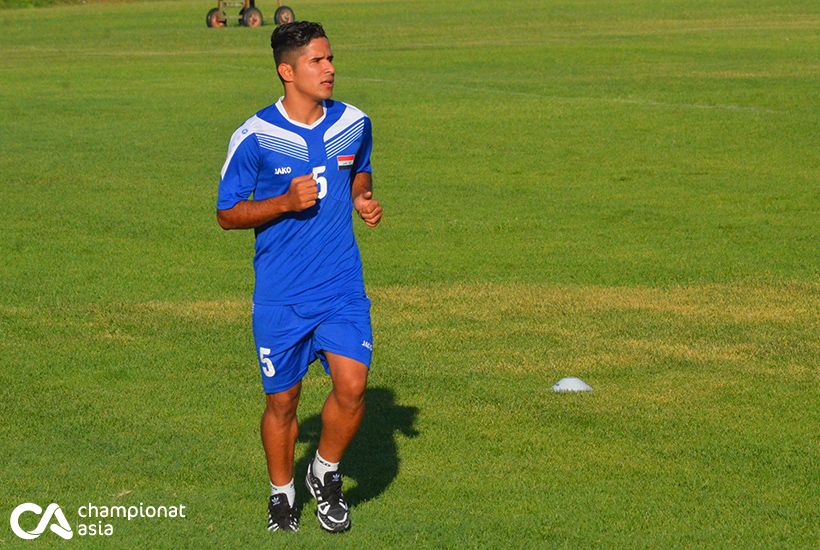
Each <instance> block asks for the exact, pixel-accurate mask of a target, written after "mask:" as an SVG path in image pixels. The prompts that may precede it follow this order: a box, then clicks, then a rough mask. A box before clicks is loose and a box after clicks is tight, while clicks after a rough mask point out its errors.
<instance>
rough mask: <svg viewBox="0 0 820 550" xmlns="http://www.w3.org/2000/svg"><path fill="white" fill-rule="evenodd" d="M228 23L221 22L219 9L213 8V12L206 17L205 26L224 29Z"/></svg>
mask: <svg viewBox="0 0 820 550" xmlns="http://www.w3.org/2000/svg"><path fill="white" fill-rule="evenodd" d="M225 23H226V21H220V20H219V8H213V9H212V10H211V11H209V12H208V15H206V16H205V24H206V25H208V27H224V26H225Z"/></svg>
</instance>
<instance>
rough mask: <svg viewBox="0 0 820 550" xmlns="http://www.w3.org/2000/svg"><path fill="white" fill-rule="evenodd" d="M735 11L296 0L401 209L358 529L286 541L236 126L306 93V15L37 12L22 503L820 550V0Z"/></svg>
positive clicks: (6, 119)
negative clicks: (275, 35) (253, 314)
mask: <svg viewBox="0 0 820 550" xmlns="http://www.w3.org/2000/svg"><path fill="white" fill-rule="evenodd" d="M701 4H704V5H700V6H699V5H693V4H692V3H691V2H683V1H662V2H649V1H647V0H630V1H619V2H604V1H600V0H595V1H585V2H554V3H549V4H545V5H536V4H534V3H530V2H508V3H498V2H489V1H485V0H478V1H472V2H431V1H423V2H413V3H410V2H395V1H390V2H375V1H370V2H366V1H345V2H341V1H321V2H320V1H315V0H314V1H305V2H299V3H296V4H293V7H294V9H295V11H296V14H297V16H299V17H300V18H306V19H312V20H319V21H322V22H323V23H324V24H325V26H326V28H327V30H328V33H329V35H330V37H331V40H332V43H333V45H334V53H335V54H336V58H337V70H338V85H337V90H336V95H337V97H338V98H339V99H343V100H345V101H348V102H350V103H353V104H355V105H357V106H359V107H361V108H363V109H364V110H365V111H366V112H368V113H369V114H370V115H371V117H372V119H373V123H374V134H375V143H374V168H375V182H376V189H377V194H378V195H379V196H380V198H381V199H382V201H383V203H384V205H385V209H386V215H385V219H384V221H383V223H382V225H381V226H380V227H379V228H378V229H377V230H375V231H365V230H364V228H363V227H361V226H358V227H357V234H358V238H359V242H360V246H361V248H362V255H363V257H364V261H365V277H366V282H367V286H368V291H369V293H370V295H371V298H372V300H373V314H374V325H375V329H376V354H375V361H374V365H373V370H372V375H371V391H370V393H369V395H368V400H369V407H370V409H369V413H368V416H367V419H366V422H365V425H364V427H363V429H362V432H361V433H360V434H359V435H360V436H359V438H358V439H357V440H356V441H355V443H354V445H353V447H352V448H351V449H350V451H349V453H348V456H347V457H346V459H345V464H344V468H345V471H346V473H347V474H348V475H349V477H348V480H347V487H349V494H350V496H351V501H353V503H354V504H355V508H354V510H353V518H354V526H355V527H354V530H353V531H352V532H350V533H348V534H347V535H345V536H343V537H335V538H330V537H327V536H325V534H324V533H321V532H320V531H319V528H318V526H317V525H316V524H315V522H314V520H312V518H311V515H312V514H313V511H314V509H315V508H314V506H313V505H312V504H307V505H306V506H305V508H304V515H303V523H304V528H303V530H302V532H301V533H300V534H299V535H298V536H296V537H285V538H283V539H280V540H271V539H272V537H271V536H270V535H269V534H268V533H266V532H265V531H264V530H263V529H262V526H263V522H264V498H265V493H266V479H265V469H264V457H263V454H262V450H261V445H260V444H259V436H258V415H259V413H260V412H261V405H262V399H261V388H260V384H259V380H258V371H257V368H256V364H255V361H254V353H253V348H252V338H251V334H250V318H249V308H250V294H251V291H252V268H251V254H252V251H251V248H252V236H251V234H249V233H248V232H232V233H225V232H222V231H221V230H220V229H219V228H218V226H217V225H216V223H215V220H214V203H215V198H216V187H217V183H218V174H219V170H220V168H221V165H222V162H223V161H224V155H225V150H226V147H227V140H228V138H229V136H230V134H231V133H232V132H233V130H234V129H235V128H236V127H237V126H238V125H239V124H241V123H242V121H244V120H245V119H246V118H247V117H248V116H249V115H250V114H252V113H253V112H254V111H255V110H257V109H258V108H261V107H263V106H265V105H267V104H268V103H270V102H272V101H273V100H275V98H276V97H278V96H279V94H280V86H279V83H278V81H277V80H276V77H275V74H274V72H273V69H272V61H271V56H270V54H269V50H268V39H269V34H270V31H271V30H272V27H270V26H268V27H265V28H262V29H240V28H228V29H222V30H211V29H206V28H205V25H204V15H205V12H206V11H207V9H208V7H209V6H208V4H207V3H205V4H203V3H198V2H192V1H187V0H186V1H183V2H176V1H174V2H153V3H150V2H149V3H115V4H104V3H102V4H100V3H95V4H89V5H85V6H56V7H52V8H48V9H38V10H30V9H10V10H4V11H3V15H4V16H5V18H6V22H7V25H6V27H5V28H4V31H3V33H2V34H0V51H2V55H1V56H0V82H2V84H0V150H2V155H0V174H2V176H3V177H2V185H1V186H0V217H2V219H3V220H4V223H3V235H2V237H0V256H2V258H3V268H2V270H1V271H0V387H1V388H2V395H1V396H0V397H2V398H1V399H0V418H2V419H3V421H2V422H0V442H2V446H1V447H0V450H2V451H3V456H4V458H5V464H6V466H5V467H4V468H3V469H0V516H2V517H4V518H8V515H9V514H10V513H11V510H12V509H13V508H14V506H16V505H17V504H18V503H21V502H25V501H31V502H37V503H39V504H41V505H43V506H45V505H46V504H47V503H48V502H51V501H55V502H58V503H60V504H61V505H62V506H63V509H64V510H65V512H66V515H67V516H68V519H69V521H70V522H71V523H72V524H73V525H76V523H77V520H78V518H77V508H78V507H79V506H81V505H83V504H86V503H88V502H92V503H95V504H108V505H113V504H125V505H132V504H139V503H140V502H144V503H146V504H175V503H183V504H185V505H186V506H187V509H188V511H189V514H188V515H189V517H188V518H187V519H184V520H161V521H148V520H142V521H133V522H127V521H123V520H113V521H112V523H113V525H114V529H115V533H114V536H113V537H112V538H110V539H109V540H106V539H96V540H95V539H80V540H79V543H80V544H81V545H82V546H84V547H85V546H92V547H93V546H100V547H102V546H106V547H108V546H111V545H113V546H114V547H121V548H126V547H127V548H132V547H158V546H159V547H168V548H172V547H173V548H176V547H189V548H202V547H225V548H239V547H269V546H270V545H271V544H273V545H286V546H288V547H304V548H313V547H316V546H317V545H318V546H320V547H321V546H331V545H333V546H342V547H351V548H361V547H373V548H379V547H407V548H409V547H425V548H427V547H429V548H437V547H453V548H455V547H459V548H461V547H487V548H493V547H531V548H535V547H538V548H541V547H547V548H551V547H573V548H575V547H583V548H586V547H651V548H667V547H756V548H771V547H805V548H813V547H816V546H817V545H818V543H820V529H818V525H820V513H818V510H819V509H820V497H818V492H817V487H818V484H820V469H819V468H818V448H820V431H819V430H818V428H817V426H820V407H818V403H820V400H819V398H820V386H819V385H818V382H820V376H818V361H817V357H818V352H819V351H820V349H818V347H819V346H818V335H819V334H820V330H818V329H820V318H819V316H818V306H819V305H820V284H819V283H820V281H818V259H820V258H818V247H817V243H818V236H819V235H818V222H817V219H818V206H820V197H819V196H818V191H820V188H819V187H818V170H817V166H818V165H820V154H818V151H820V147H819V146H820V143H818V142H819V141H820V140H818V135H820V132H818V130H820V116H819V115H820V109H818V105H817V100H816V99H817V93H816V90H817V89H818V84H820V78H818V65H817V51H818V48H819V47H820V39H818V36H820V34H818V29H820V9H818V8H817V6H816V5H815V3H813V2H808V1H790V2H768V1H767V2H758V3H754V4H749V3H748V2H740V1H721V2H710V3H701ZM259 7H260V8H261V9H262V11H263V13H264V14H265V15H268V16H270V15H272V11H273V3H270V4H269V5H266V4H265V3H264V2H260V3H259ZM319 370H320V369H317V368H314V369H313V371H312V372H311V374H310V375H309V377H308V379H307V380H306V384H305V390H304V392H303V402H302V405H301V408H300V420H301V423H302V430H301V436H300V442H299V445H298V448H297V461H298V463H299V467H300V469H301V470H303V469H304V465H305V460H306V457H307V456H309V454H310V452H311V450H312V449H313V448H315V444H316V434H317V430H318V427H319V421H318V416H317V415H318V413H319V411H320V408H321V403H322V401H323V399H324V396H325V394H326V392H327V390H328V388H329V381H328V380H327V379H326V377H324V376H323V375H322V374H321V373H320V372H319ZM563 376H580V377H581V378H583V379H584V380H586V381H588V382H589V383H590V384H591V385H592V386H593V387H594V388H595V391H594V392H593V393H592V394H589V395H555V394H553V393H552V392H550V391H549V387H550V386H551V385H552V383H554V382H555V381H556V380H557V379H559V378H561V377H563ZM297 475H301V471H300V472H298V473H297ZM297 490H298V491H299V494H300V498H302V499H304V497H305V491H304V490H302V489H301V488H297ZM32 517H33V516H30V517H29V519H31V518H32ZM0 519H2V518H0ZM2 522H3V524H4V525H5V527H3V528H2V529H0V545H2V544H5V545H9V546H13V545H17V544H18V543H21V542H22V541H19V540H18V539H17V538H16V537H15V536H14V535H13V534H12V533H11V531H10V529H9V528H8V522H7V519H3V520H2ZM29 527H31V528H33V525H30V526H29ZM77 540H78V537H75V542H76V541H77ZM29 544H31V543H29ZM35 544H37V545H39V546H43V545H44V546H62V544H63V543H62V541H61V540H60V539H58V538H57V537H56V536H55V535H53V534H52V533H50V532H49V533H46V534H44V535H43V536H42V537H40V539H39V540H38V542H37V543H35Z"/></svg>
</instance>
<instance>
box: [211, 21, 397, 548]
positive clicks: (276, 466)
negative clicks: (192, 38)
mask: <svg viewBox="0 0 820 550" xmlns="http://www.w3.org/2000/svg"><path fill="white" fill-rule="evenodd" d="M271 47H272V48H273V58H274V60H275V63H276V70H277V72H278V74H279V79H280V80H281V82H282V84H283V86H284V89H285V94H284V96H283V97H281V98H280V99H279V101H277V102H276V103H274V104H273V105H271V106H269V107H266V108H264V109H262V110H261V111H259V112H257V113H256V114H255V115H254V116H252V117H251V118H249V119H248V120H247V121H246V122H245V123H244V124H243V125H242V126H240V127H239V129H238V130H237V131H236V132H235V133H234V134H233V136H232V137H231V140H230V144H229V146H228V158H227V160H226V161H225V165H224V166H223V167H222V178H221V180H220V183H219V196H218V199H217V220H218V222H219V225H220V226H222V227H223V228H224V229H251V228H253V229H254V232H255V234H256V254H255V257H254V262H253V263H254V270H255V272H256V285H255V290H254V295H253V314H252V318H253V336H254V340H255V345H256V356H257V358H258V360H259V368H260V371H261V375H262V386H263V388H264V391H265V394H266V396H265V397H266V407H265V411H264V413H263V414H262V426H261V431H262V445H263V447H264V449H265V455H266V457H267V463H268V474H269V476H270V483H271V496H270V499H269V501H268V529H269V530H271V531H277V530H283V531H297V530H298V529H299V520H298V518H297V517H296V512H295V510H296V507H295V498H296V491H295V488H294V482H293V455H294V446H295V443H296V432H297V422H296V407H297V405H298V403H299V392H300V390H301V388H302V383H301V380H302V378H303V377H304V376H305V374H306V373H307V370H308V365H309V364H310V363H311V362H313V361H314V360H315V359H317V358H318V359H319V360H321V362H322V364H323V366H324V369H325V372H327V373H328V374H330V378H331V381H332V383H333V389H332V391H331V392H330V395H328V397H327V400H326V401H325V404H324V408H323V409H322V432H321V435H320V438H319V448H318V450H317V452H316V456H315V457H314V458H313V461H312V462H311V463H310V465H309V466H308V469H307V474H306V479H305V481H306V484H307V488H308V491H309V492H310V494H311V496H313V497H314V498H315V499H316V500H317V510H316V516H317V517H318V519H319V524H320V525H321V527H322V528H323V529H324V530H326V531H329V532H340V531H345V530H347V529H349V528H350V515H349V510H348V506H347V503H346V502H345V499H344V495H343V494H342V475H341V472H339V462H340V460H341V458H342V455H343V454H344V452H345V449H346V448H347V446H348V444H349V443H350V442H351V440H352V439H353V436H354V435H355V434H356V431H357V430H358V429H359V425H360V424H361V421H362V417H363V415H364V392H365V386H366V383H367V374H368V370H369V368H370V359H371V354H372V352H373V344H372V342H373V339H372V333H371V328H370V300H369V299H368V297H367V295H366V294H365V290H364V280H363V278H362V264H361V258H360V256H359V249H358V247H357V245H356V240H355V237H354V235H353V210H354V209H355V210H356V212H357V213H358V215H359V216H360V217H361V218H362V220H364V223H365V224H366V225H367V226H369V227H376V226H377V225H378V224H379V222H380V221H381V217H382V207H381V205H380V203H379V201H378V200H376V199H374V198H373V190H372V180H371V168H370V151H371V144H372V138H371V125H370V119H369V118H368V117H367V115H365V114H364V113H363V112H362V111H360V110H359V109H357V108H355V107H353V106H351V105H347V104H345V103H342V102H340V101H333V100H332V99H331V95H332V93H333V84H334V81H335V69H334V67H333V53H332V51H331V49H330V42H329V41H328V39H327V36H326V35H325V32H324V29H322V27H321V25H319V24H317V23H310V22H305V21H302V22H294V23H288V24H285V25H281V26H280V27H277V28H276V30H274V31H273V35H272V36H271ZM251 195H252V196H253V197H252V198H251Z"/></svg>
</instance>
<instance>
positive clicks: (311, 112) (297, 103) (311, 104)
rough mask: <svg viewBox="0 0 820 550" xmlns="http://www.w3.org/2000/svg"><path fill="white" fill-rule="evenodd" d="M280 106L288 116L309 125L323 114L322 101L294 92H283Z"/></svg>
mask: <svg viewBox="0 0 820 550" xmlns="http://www.w3.org/2000/svg"><path fill="white" fill-rule="evenodd" d="M282 107H284V109H285V112H286V113H287V114H288V118H289V119H291V120H293V121H295V122H299V123H301V124H305V125H307V126H310V125H311V124H313V123H314V122H316V121H317V120H319V119H320V118H322V116H324V114H325V108H324V102H323V101H319V102H317V101H315V100H313V99H309V98H306V97H301V96H297V95H295V94H287V93H285V97H284V98H283V99H282Z"/></svg>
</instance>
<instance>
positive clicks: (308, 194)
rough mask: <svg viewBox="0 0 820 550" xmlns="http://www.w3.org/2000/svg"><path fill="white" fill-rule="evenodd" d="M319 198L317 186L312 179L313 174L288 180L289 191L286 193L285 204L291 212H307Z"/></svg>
mask: <svg viewBox="0 0 820 550" xmlns="http://www.w3.org/2000/svg"><path fill="white" fill-rule="evenodd" d="M318 197H319V186H318V185H316V180H315V179H313V174H306V175H304V176H298V177H295V178H293V179H292V180H290V189H288V192H287V199H286V203H287V206H288V210H290V211H291V212H301V211H302V210H307V209H308V208H310V207H311V206H313V205H314V204H316V200H317V198H318Z"/></svg>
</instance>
